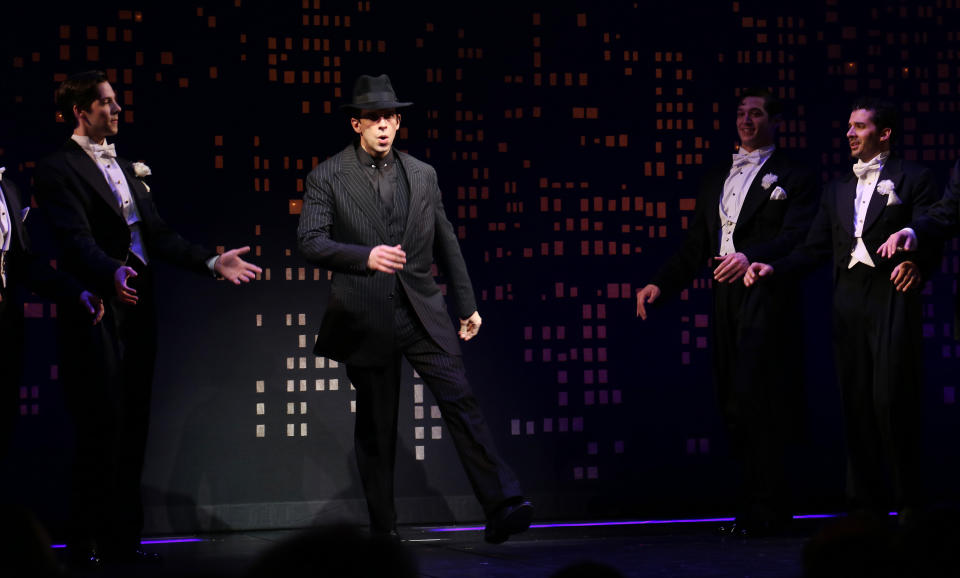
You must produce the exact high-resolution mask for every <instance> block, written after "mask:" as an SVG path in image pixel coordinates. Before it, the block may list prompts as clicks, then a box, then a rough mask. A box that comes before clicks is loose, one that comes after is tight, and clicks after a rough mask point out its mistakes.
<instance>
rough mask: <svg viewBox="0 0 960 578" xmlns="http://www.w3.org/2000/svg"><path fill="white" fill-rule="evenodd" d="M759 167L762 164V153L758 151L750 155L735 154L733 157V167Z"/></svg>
mask: <svg viewBox="0 0 960 578" xmlns="http://www.w3.org/2000/svg"><path fill="white" fill-rule="evenodd" d="M747 164H750V165H757V164H760V151H758V150H756V151H753V152H750V153H742V152H741V153H734V155H733V166H734V167H742V166H743V165H747Z"/></svg>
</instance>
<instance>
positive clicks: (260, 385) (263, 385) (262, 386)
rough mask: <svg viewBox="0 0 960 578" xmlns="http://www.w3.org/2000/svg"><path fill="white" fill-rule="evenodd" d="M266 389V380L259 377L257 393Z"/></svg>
mask: <svg viewBox="0 0 960 578" xmlns="http://www.w3.org/2000/svg"><path fill="white" fill-rule="evenodd" d="M265 389H266V382H264V381H263V380H262V379H258V380H257V393H263V392H264V390H265Z"/></svg>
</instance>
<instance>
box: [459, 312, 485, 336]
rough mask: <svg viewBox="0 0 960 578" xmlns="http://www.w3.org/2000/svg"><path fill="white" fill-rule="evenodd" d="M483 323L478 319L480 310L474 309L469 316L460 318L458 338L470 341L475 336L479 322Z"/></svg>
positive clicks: (478, 328) (478, 329)
mask: <svg viewBox="0 0 960 578" xmlns="http://www.w3.org/2000/svg"><path fill="white" fill-rule="evenodd" d="M481 323H483V320H482V319H480V312H479V311H474V312H473V314H472V315H471V316H470V317H467V318H466V319H461V320H460V333H459V335H460V339H462V340H464V341H470V340H471V339H473V338H474V337H476V336H477V332H478V331H480V324H481Z"/></svg>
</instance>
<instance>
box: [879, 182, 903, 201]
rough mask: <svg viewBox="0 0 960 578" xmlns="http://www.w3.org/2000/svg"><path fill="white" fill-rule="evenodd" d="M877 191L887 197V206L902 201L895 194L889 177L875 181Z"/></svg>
mask: <svg viewBox="0 0 960 578" xmlns="http://www.w3.org/2000/svg"><path fill="white" fill-rule="evenodd" d="M877 192H878V193H880V194H881V195H883V196H885V197H887V206H888V207H889V206H891V205H899V204H901V203H903V201H901V200H900V197H898V196H897V191H896V190H895V188H894V186H893V181H891V180H890V179H884V180H882V181H880V182H879V183H877Z"/></svg>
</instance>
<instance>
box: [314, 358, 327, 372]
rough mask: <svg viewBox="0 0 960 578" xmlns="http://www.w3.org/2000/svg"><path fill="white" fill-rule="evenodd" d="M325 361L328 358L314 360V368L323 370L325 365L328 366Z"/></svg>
mask: <svg viewBox="0 0 960 578" xmlns="http://www.w3.org/2000/svg"><path fill="white" fill-rule="evenodd" d="M325 361H326V358H324V357H317V358H315V359H314V362H313V366H314V368H316V369H323V367H324V365H326V363H325Z"/></svg>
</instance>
